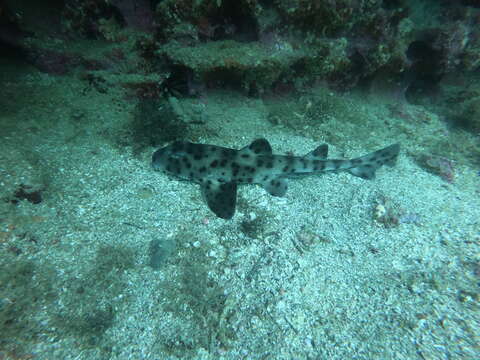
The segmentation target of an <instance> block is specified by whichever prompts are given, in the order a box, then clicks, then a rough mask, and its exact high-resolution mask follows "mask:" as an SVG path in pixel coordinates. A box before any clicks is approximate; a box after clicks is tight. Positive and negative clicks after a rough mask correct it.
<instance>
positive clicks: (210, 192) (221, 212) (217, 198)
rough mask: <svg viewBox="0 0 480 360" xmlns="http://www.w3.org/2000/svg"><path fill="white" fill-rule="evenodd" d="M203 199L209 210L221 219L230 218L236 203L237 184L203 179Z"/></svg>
mask: <svg viewBox="0 0 480 360" xmlns="http://www.w3.org/2000/svg"><path fill="white" fill-rule="evenodd" d="M201 188H202V195H203V199H204V200H205V202H206V203H207V205H208V207H209V208H210V210H212V211H213V212H214V213H215V215H217V216H218V217H219V218H222V219H231V218H232V217H233V214H235V207H236V204H237V184H236V183H234V182H228V183H221V182H218V181H216V180H205V181H203V182H202V184H201Z"/></svg>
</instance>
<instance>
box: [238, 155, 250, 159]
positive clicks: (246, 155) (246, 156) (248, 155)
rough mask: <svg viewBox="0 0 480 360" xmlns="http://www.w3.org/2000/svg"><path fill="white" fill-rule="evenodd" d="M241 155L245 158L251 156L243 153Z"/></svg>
mask: <svg viewBox="0 0 480 360" xmlns="http://www.w3.org/2000/svg"><path fill="white" fill-rule="evenodd" d="M240 156H241V157H242V158H244V159H248V158H249V157H250V155H249V154H242V155H240Z"/></svg>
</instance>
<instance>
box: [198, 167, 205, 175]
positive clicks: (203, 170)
mask: <svg viewBox="0 0 480 360" xmlns="http://www.w3.org/2000/svg"><path fill="white" fill-rule="evenodd" d="M198 171H199V172H201V173H203V172H205V171H207V168H206V167H205V166H202V167H201V168H200V169H198Z"/></svg>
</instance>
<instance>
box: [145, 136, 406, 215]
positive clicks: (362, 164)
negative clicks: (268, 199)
mask: <svg viewBox="0 0 480 360" xmlns="http://www.w3.org/2000/svg"><path fill="white" fill-rule="evenodd" d="M399 151H400V145H399V144H393V145H390V146H388V147H386V148H384V149H381V150H378V151H375V152H373V153H370V154H368V155H364V156H361V157H358V158H355V159H352V160H336V159H327V155H328V145H327V144H323V145H320V146H318V147H317V148H316V149H314V150H313V151H311V152H309V153H308V154H306V155H304V156H290V155H288V156H286V155H274V154H273V153H272V147H271V146H270V144H269V142H268V141H267V140H266V139H257V140H255V141H253V142H252V143H251V144H250V145H248V146H245V147H244V148H242V149H240V150H235V149H229V148H225V147H221V146H215V145H206V144H195V143H191V142H187V141H176V142H174V143H172V144H170V145H168V146H166V147H163V148H161V149H158V150H157V151H155V152H154V153H153V155H152V167H153V169H154V170H157V171H163V172H165V173H167V174H170V175H174V176H175V177H178V178H182V179H186V180H190V181H194V182H196V183H199V184H200V187H201V191H202V195H203V198H204V200H205V202H206V203H207V205H208V207H209V208H210V210H212V211H213V212H214V213H215V215H217V216H218V217H220V218H222V219H231V218H232V217H233V215H234V214H235V208H236V202H237V185H238V184H260V185H261V186H263V188H264V189H265V190H266V191H267V192H268V193H269V194H270V195H273V196H284V195H285V193H286V192H287V181H286V178H289V177H295V176H300V175H312V174H321V173H325V172H332V171H347V172H349V173H350V174H352V175H354V176H358V177H360V178H363V179H368V180H370V179H373V178H374V177H375V171H376V170H377V169H378V168H380V167H381V166H383V165H385V164H386V165H389V166H393V165H394V164H395V161H396V159H397V156H398V153H399Z"/></svg>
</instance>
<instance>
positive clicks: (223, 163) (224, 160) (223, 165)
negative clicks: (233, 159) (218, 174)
mask: <svg viewBox="0 0 480 360" xmlns="http://www.w3.org/2000/svg"><path fill="white" fill-rule="evenodd" d="M227 163H228V160H227V159H223V160H221V161H220V167H225V166H227Z"/></svg>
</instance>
